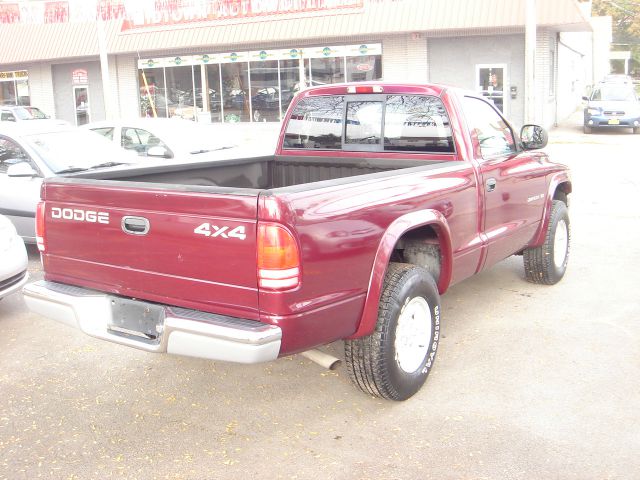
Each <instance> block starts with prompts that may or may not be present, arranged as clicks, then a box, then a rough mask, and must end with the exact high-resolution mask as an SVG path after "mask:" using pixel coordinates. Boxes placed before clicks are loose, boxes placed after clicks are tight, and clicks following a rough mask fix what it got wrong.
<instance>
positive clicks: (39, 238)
mask: <svg viewBox="0 0 640 480" xmlns="http://www.w3.org/2000/svg"><path fill="white" fill-rule="evenodd" d="M44 213H45V203H44V202H39V203H38V207H37V208H36V244H37V245H38V250H40V251H41V252H44V250H45V243H44Z"/></svg>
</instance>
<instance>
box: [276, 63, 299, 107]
mask: <svg viewBox="0 0 640 480" xmlns="http://www.w3.org/2000/svg"><path fill="white" fill-rule="evenodd" d="M298 91H300V60H280V98H281V102H282V104H281V107H280V108H281V110H280V112H281V115H282V116H284V114H285V112H286V111H287V108H289V104H290V103H291V101H292V100H293V97H295V96H296V93H298Z"/></svg>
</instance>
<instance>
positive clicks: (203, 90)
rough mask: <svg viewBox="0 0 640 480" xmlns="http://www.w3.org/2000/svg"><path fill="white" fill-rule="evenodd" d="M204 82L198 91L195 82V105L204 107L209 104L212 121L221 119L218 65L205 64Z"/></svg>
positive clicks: (220, 90)
mask: <svg viewBox="0 0 640 480" xmlns="http://www.w3.org/2000/svg"><path fill="white" fill-rule="evenodd" d="M205 78H206V83H205V84H204V85H203V86H202V87H200V91H198V83H197V82H196V106H197V107H198V108H204V106H205V105H206V104H207V103H208V104H209V112H210V114H211V121H212V122H221V121H222V89H221V88H220V65H207V66H206V76H205Z"/></svg>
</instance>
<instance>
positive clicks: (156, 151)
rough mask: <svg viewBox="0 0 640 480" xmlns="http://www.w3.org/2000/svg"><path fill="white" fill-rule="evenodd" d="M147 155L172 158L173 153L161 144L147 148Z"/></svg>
mask: <svg viewBox="0 0 640 480" xmlns="http://www.w3.org/2000/svg"><path fill="white" fill-rule="evenodd" d="M147 157H160V158H171V153H169V150H167V149H166V148H164V147H161V146H160V145H155V146H153V147H150V148H149V150H147Z"/></svg>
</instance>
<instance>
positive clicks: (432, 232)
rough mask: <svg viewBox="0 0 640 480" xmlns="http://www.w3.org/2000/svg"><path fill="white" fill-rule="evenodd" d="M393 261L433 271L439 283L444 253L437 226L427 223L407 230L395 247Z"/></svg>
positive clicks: (432, 273)
mask: <svg viewBox="0 0 640 480" xmlns="http://www.w3.org/2000/svg"><path fill="white" fill-rule="evenodd" d="M391 261H392V262H401V263H410V264H413V265H417V266H420V267H422V268H424V269H426V270H427V271H428V272H429V273H431V275H432V276H433V279H434V280H435V281H436V283H438V282H439V280H440V269H441V266H442V253H441V249H440V239H439V237H438V231H437V227H435V226H433V225H426V226H423V227H418V228H415V229H413V230H409V231H408V232H405V233H404V235H402V237H400V239H398V242H397V243H396V245H395V247H394V249H393V253H392V254H391Z"/></svg>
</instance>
